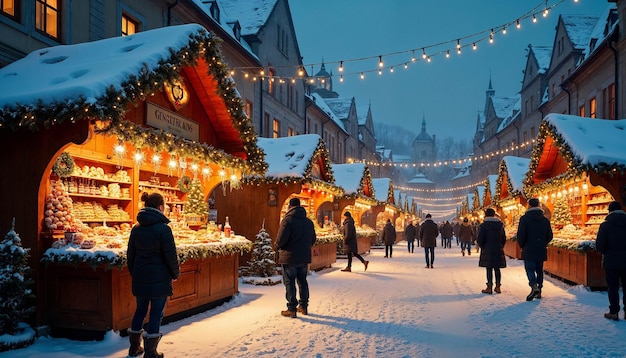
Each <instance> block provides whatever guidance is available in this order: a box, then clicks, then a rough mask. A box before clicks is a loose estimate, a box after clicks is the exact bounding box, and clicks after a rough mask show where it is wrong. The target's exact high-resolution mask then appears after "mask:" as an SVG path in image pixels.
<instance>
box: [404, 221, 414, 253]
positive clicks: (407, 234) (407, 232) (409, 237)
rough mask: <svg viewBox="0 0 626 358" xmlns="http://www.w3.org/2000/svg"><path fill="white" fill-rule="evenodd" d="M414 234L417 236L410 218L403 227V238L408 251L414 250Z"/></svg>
mask: <svg viewBox="0 0 626 358" xmlns="http://www.w3.org/2000/svg"><path fill="white" fill-rule="evenodd" d="M415 236H417V232H416V231H415V226H413V220H411V221H409V225H407V227H406V228H404V239H405V240H406V244H407V249H408V250H409V253H412V252H413V251H414V250H415Z"/></svg>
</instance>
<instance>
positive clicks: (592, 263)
mask: <svg viewBox="0 0 626 358" xmlns="http://www.w3.org/2000/svg"><path fill="white" fill-rule="evenodd" d="M543 268H544V271H546V272H547V273H549V274H551V275H553V276H556V277H558V278H561V279H563V280H566V281H569V282H573V283H576V284H580V285H584V286H587V287H589V288H593V289H605V288H606V287H607V285H606V277H605V274H604V270H603V269H602V255H601V254H600V253H598V252H597V251H589V252H579V251H571V250H568V249H563V248H557V247H552V246H548V261H546V262H545V263H544V266H543Z"/></svg>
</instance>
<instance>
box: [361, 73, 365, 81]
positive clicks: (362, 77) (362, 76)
mask: <svg viewBox="0 0 626 358" xmlns="http://www.w3.org/2000/svg"><path fill="white" fill-rule="evenodd" d="M361 79H362V80H363V79H365V74H364V73H363V72H361Z"/></svg>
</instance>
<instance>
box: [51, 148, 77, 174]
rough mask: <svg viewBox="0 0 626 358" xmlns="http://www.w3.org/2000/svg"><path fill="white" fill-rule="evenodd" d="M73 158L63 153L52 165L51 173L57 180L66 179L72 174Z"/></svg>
mask: <svg viewBox="0 0 626 358" xmlns="http://www.w3.org/2000/svg"><path fill="white" fill-rule="evenodd" d="M75 165H76V163H74V158H72V156H71V155H70V153H68V152H63V153H61V155H59V157H58V158H57V160H56V161H55V162H54V165H52V172H53V173H54V174H55V175H57V176H58V177H59V178H66V177H69V176H70V175H72V173H73V172H74V166H75Z"/></svg>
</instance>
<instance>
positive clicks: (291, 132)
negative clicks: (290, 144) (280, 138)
mask: <svg viewBox="0 0 626 358" xmlns="http://www.w3.org/2000/svg"><path fill="white" fill-rule="evenodd" d="M295 135H296V131H295V130H294V129H293V128H287V137H293V136H295Z"/></svg>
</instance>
